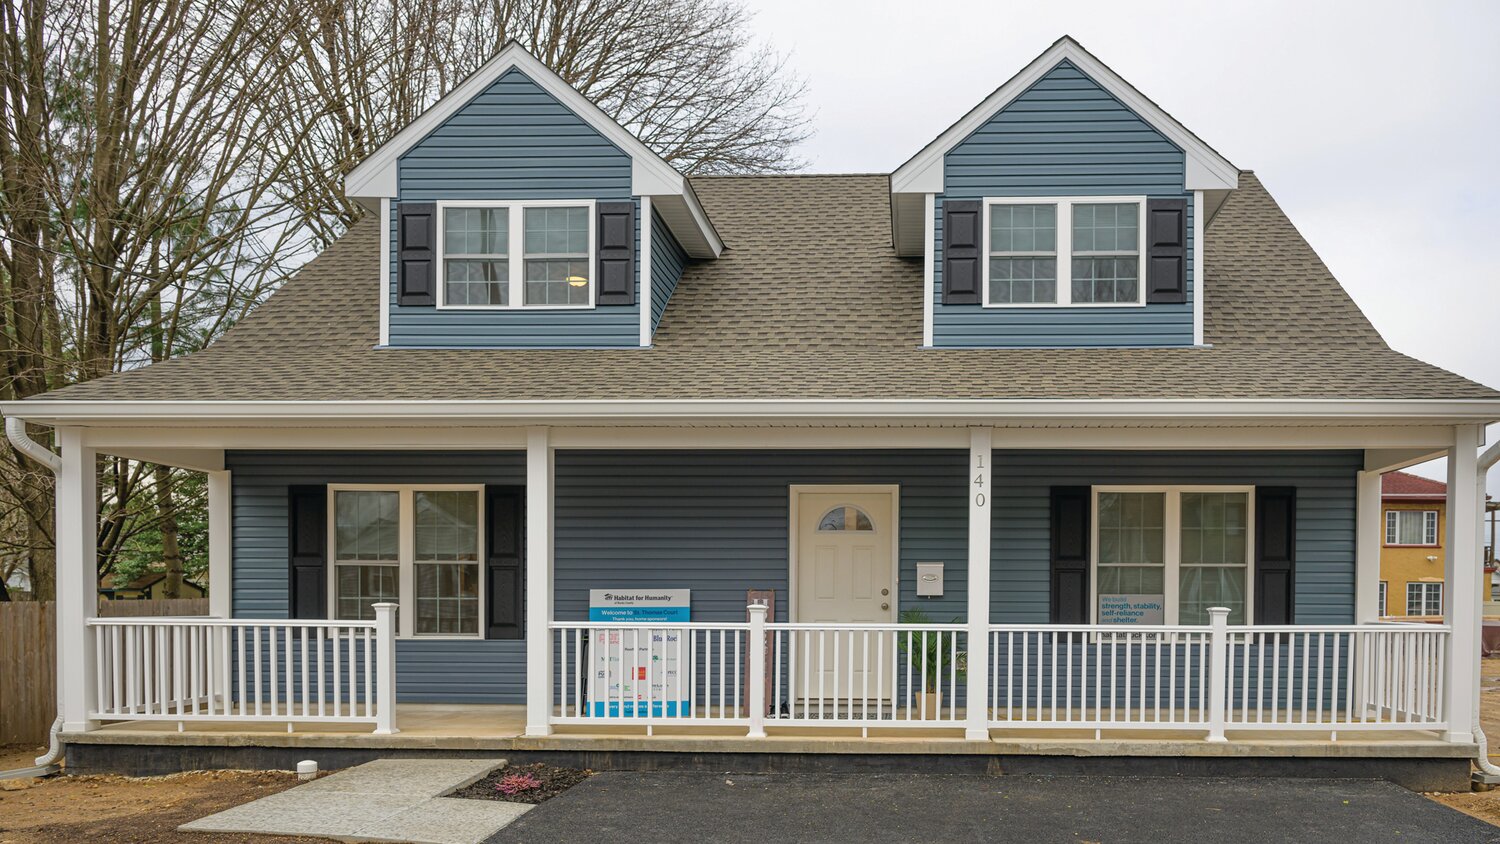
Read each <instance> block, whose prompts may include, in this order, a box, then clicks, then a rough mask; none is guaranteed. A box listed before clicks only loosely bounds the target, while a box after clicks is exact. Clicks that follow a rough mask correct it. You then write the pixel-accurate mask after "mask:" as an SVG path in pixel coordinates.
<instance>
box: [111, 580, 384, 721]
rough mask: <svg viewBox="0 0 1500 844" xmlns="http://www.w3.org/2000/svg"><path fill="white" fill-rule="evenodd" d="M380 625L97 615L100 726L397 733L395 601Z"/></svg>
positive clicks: (380, 614)
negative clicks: (169, 724) (314, 727)
mask: <svg viewBox="0 0 1500 844" xmlns="http://www.w3.org/2000/svg"><path fill="white" fill-rule="evenodd" d="M375 610H376V618H375V620H374V621H323V620H318V621H311V620H308V621H301V620H296V621H293V620H248V619H215V618H196V617H192V618H188V617H183V618H91V619H89V620H88V626H89V628H90V630H91V631H92V634H91V635H92V636H93V640H94V653H95V657H96V659H95V678H94V679H95V683H94V685H95V699H94V701H93V706H92V707H91V708H90V711H89V717H90V718H91V719H93V720H100V721H111V720H131V721H141V720H146V721H150V720H155V721H176V722H178V726H179V729H181V728H182V727H183V725H184V724H185V723H186V722H189V721H284V722H286V723H287V728H288V729H291V726H292V724H293V723H298V722H307V723H318V722H321V723H368V724H373V725H374V726H375V732H376V733H380V734H385V733H393V732H395V731H396V725H395V720H396V696H395V677H396V669H395V662H396V660H395V641H396V636H395V631H396V627H395V613H396V605H395V604H376V605H375Z"/></svg>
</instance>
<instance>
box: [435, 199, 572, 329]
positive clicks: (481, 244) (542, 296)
mask: <svg viewBox="0 0 1500 844" xmlns="http://www.w3.org/2000/svg"><path fill="white" fill-rule="evenodd" d="M593 206H594V204H593V203H592V202H589V201H567V200H562V201H558V200H550V201H536V202H488V201H463V202H440V203H438V206H437V207H438V217H439V220H440V223H439V225H440V226H441V227H442V228H441V231H442V234H441V236H440V237H439V238H438V242H439V244H440V247H441V250H440V251H439V253H438V255H437V258H438V263H439V267H440V269H439V278H441V279H442V280H443V281H442V284H441V285H440V286H439V291H440V292H439V298H438V302H437V305H438V307H439V308H469V309H480V308H483V309H493V308H592V307H593V306H594V284H593V273H592V272H591V269H592V266H593V261H594V228H593V223H592V220H593V219H594V207H593Z"/></svg>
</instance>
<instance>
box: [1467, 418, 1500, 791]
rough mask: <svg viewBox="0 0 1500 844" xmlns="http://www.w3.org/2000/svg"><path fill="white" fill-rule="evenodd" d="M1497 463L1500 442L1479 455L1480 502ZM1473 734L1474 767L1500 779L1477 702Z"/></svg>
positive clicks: (1481, 625)
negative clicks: (1490, 473) (1481, 723)
mask: <svg viewBox="0 0 1500 844" xmlns="http://www.w3.org/2000/svg"><path fill="white" fill-rule="evenodd" d="M1497 462H1500V442H1497V443H1495V444H1494V445H1492V446H1490V447H1489V448H1487V449H1485V450H1484V453H1483V454H1481V455H1479V467H1478V472H1477V475H1478V477H1477V478H1475V483H1476V484H1478V485H1479V500H1480V501H1484V489H1485V480H1486V477H1485V476H1486V475H1488V474H1489V471H1490V467H1491V466H1494V465H1495V464H1496V463H1497ZM1479 635H1480V636H1483V635H1484V619H1483V618H1481V619H1480V621H1479ZM1475 688H1476V691H1475V692H1474V696H1475V697H1479V692H1478V691H1477V688H1478V687H1477V685H1476V687H1475ZM1473 732H1474V744H1475V745H1476V746H1477V747H1478V750H1479V752H1478V755H1477V757H1476V758H1475V759H1474V766H1475V767H1476V768H1478V769H1479V771H1480V773H1483V774H1487V775H1488V776H1490V777H1497V778H1500V766H1496V765H1495V763H1494V762H1491V761H1490V742H1489V739H1488V738H1486V737H1485V735H1484V730H1483V729H1482V728H1481V727H1480V726H1479V706H1478V705H1477V702H1476V705H1475V706H1474V730H1473ZM1476 776H1477V775H1476Z"/></svg>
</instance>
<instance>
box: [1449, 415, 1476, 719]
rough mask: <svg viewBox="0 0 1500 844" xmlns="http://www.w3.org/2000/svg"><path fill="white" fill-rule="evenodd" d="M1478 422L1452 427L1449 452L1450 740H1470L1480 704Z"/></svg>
mask: <svg viewBox="0 0 1500 844" xmlns="http://www.w3.org/2000/svg"><path fill="white" fill-rule="evenodd" d="M1481 436H1482V431H1481V429H1480V427H1479V426H1478V425H1459V426H1457V427H1456V428H1455V429H1454V437H1453V447H1452V448H1450V449H1449V450H1448V529H1447V531H1446V533H1445V536H1444V547H1445V551H1446V553H1445V555H1444V556H1445V557H1446V563H1445V566H1444V572H1443V579H1444V581H1445V583H1444V586H1443V597H1444V599H1445V602H1446V603H1447V607H1446V609H1445V614H1446V616H1447V622H1448V624H1449V626H1451V627H1452V628H1453V634H1452V635H1451V636H1449V637H1448V673H1447V677H1448V681H1447V685H1448V688H1447V690H1446V691H1447V695H1448V732H1447V733H1446V734H1445V735H1444V738H1446V739H1447V740H1448V741H1455V742H1469V741H1473V740H1474V727H1473V725H1474V718H1475V715H1476V712H1477V709H1478V706H1479V636H1480V630H1479V623H1480V622H1479V620H1480V617H1481V616H1480V607H1481V605H1482V601H1483V596H1482V595H1481V594H1480V590H1479V573H1480V570H1481V565H1480V562H1479V545H1478V539H1479V508H1480V506H1481V504H1480V502H1482V501H1483V499H1484V497H1483V496H1482V495H1480V494H1479V483H1478V482H1477V480H1476V475H1477V473H1478V470H1479V444H1480V442H1481Z"/></svg>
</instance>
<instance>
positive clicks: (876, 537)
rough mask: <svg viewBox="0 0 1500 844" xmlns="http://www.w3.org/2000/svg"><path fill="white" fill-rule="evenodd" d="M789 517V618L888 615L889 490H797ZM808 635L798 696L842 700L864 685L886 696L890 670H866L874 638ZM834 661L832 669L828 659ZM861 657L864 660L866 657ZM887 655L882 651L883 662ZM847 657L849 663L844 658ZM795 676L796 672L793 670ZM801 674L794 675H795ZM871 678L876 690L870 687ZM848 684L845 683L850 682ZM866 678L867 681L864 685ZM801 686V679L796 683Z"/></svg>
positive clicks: (891, 589) (891, 577) (891, 616)
mask: <svg viewBox="0 0 1500 844" xmlns="http://www.w3.org/2000/svg"><path fill="white" fill-rule="evenodd" d="M792 505H793V507H794V508H795V512H796V514H797V539H796V542H797V566H796V568H797V571H796V578H797V579H796V599H795V606H793V607H792V620H793V621H798V622H815V623H831V624H840V623H842V624H849V623H861V624H868V623H880V624H888V623H891V622H894V621H895V620H896V594H895V589H896V585H895V582H894V581H895V544H896V536H897V533H896V530H897V528H896V490H895V489H894V488H882V489H874V490H871V489H868V488H851V489H848V490H840V489H839V488H837V487H829V488H819V487H803V488H800V489H797V490H794V491H793V502H792ZM803 635H808V639H807V640H806V641H805V642H802V643H799V644H800V645H802V646H803V648H802V650H803V653H802V654H798V657H799V658H805V657H811V658H814V659H817V657H818V656H819V655H820V654H821V656H822V658H821V659H818V663H819V665H818V667H814V666H805V667H804V668H803V669H802V670H803V671H805V670H809V669H810V670H811V671H812V676H809V675H807V674H804V675H803V678H806V682H810V683H811V684H812V688H807V689H802V690H801V696H804V697H806V696H812V697H825V696H826V697H832V696H834V695H838V696H840V697H846V698H847V697H848V695H849V694H850V692H851V691H852V692H856V693H859V692H862V691H863V690H865V689H869V690H870V691H871V692H873V693H877V694H880V695H881V696H883V697H889V695H890V680H891V678H890V677H889V676H886V675H889V674H890V673H891V672H890V671H883V672H880V673H879V674H877V675H876V676H872V677H870V678H868V681H867V678H866V676H865V674H866V671H869V672H874V670H875V666H874V664H873V660H874V659H875V654H874V653H870V654H868V655H867V654H866V653H865V650H866V647H867V646H866V643H867V642H868V643H869V644H868V647H869V649H870V650H871V651H874V650H875V637H874V635H873V634H871V635H869V636H866V635H864V634H862V633H856V634H850V633H847V632H846V633H844V634H842V635H841V636H838V637H837V638H835V636H836V634H834V633H833V632H831V631H830V632H828V633H824V634H821V636H819V634H803ZM835 656H837V662H838V663H839V666H838V669H837V671H835V668H834V663H835V659H834V657H835ZM867 656H868V659H867V658H866V657H867ZM888 658H889V655H887V659H888ZM850 660H852V662H850ZM799 673H801V671H799ZM803 678H798V679H799V680H802V679H803ZM877 678H878V680H879V685H880V686H881V687H882V688H880V689H879V690H877V689H876V688H875V686H876V682H877ZM851 682H852V684H853V685H852V686H851V685H850V684H851ZM866 682H868V684H869V685H866ZM796 684H797V685H801V684H802V683H796Z"/></svg>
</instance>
